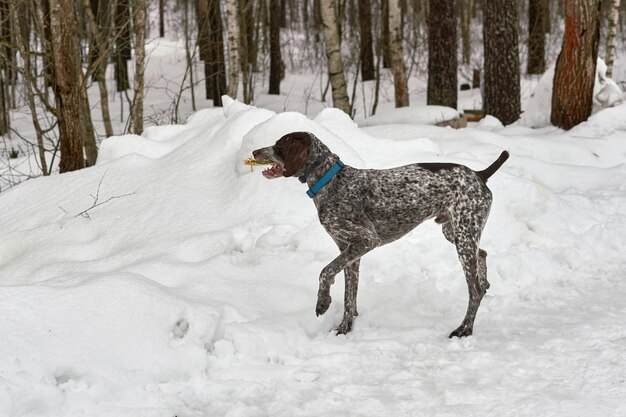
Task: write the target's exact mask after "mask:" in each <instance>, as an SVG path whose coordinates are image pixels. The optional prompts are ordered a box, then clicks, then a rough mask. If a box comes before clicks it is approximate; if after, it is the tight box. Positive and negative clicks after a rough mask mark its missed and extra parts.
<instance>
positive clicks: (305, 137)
mask: <svg viewBox="0 0 626 417" xmlns="http://www.w3.org/2000/svg"><path fill="white" fill-rule="evenodd" d="M311 141H312V135H311V134H310V133H308V132H292V133H288V134H286V135H285V136H283V137H282V138H280V139H278V141H277V142H276V143H275V144H274V145H272V146H268V147H267V148H261V149H257V150H255V151H253V152H252V156H253V157H254V159H255V160H256V161H267V162H271V163H272V166H271V167H270V168H267V169H265V170H263V176H264V177H265V178H268V179H274V178H279V177H292V176H294V175H296V174H297V173H298V172H300V171H301V170H302V169H303V168H305V167H306V165H307V161H308V159H309V153H310V149H311Z"/></svg>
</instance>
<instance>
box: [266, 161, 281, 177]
mask: <svg viewBox="0 0 626 417" xmlns="http://www.w3.org/2000/svg"><path fill="white" fill-rule="evenodd" d="M282 175H283V167H282V166H280V165H278V164H274V165H272V166H271V167H270V168H266V169H264V170H263V176H264V177H265V178H268V179H274V178H278V177H282Z"/></svg>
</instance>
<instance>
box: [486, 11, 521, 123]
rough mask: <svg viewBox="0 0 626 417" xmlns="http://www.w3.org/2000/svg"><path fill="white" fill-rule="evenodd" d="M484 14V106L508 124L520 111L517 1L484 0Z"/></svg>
mask: <svg viewBox="0 0 626 417" xmlns="http://www.w3.org/2000/svg"><path fill="white" fill-rule="evenodd" d="M483 14H484V24H483V40H484V51H485V77H484V84H483V85H484V97H483V100H484V102H483V106H484V110H485V113H486V114H490V115H492V116H494V117H496V118H498V119H499V120H500V121H501V122H502V123H503V124H505V125H508V124H511V123H513V122H514V121H516V120H517V119H518V118H519V115H520V113H521V107H520V68H519V47H518V38H517V27H518V25H519V20H518V7H517V1H515V0H484V1H483Z"/></svg>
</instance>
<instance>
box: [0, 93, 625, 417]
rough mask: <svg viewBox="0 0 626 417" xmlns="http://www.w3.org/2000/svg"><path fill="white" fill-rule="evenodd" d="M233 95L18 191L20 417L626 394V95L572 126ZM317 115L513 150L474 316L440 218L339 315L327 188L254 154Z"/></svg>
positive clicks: (10, 384)
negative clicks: (437, 120) (348, 315)
mask: <svg viewBox="0 0 626 417" xmlns="http://www.w3.org/2000/svg"><path fill="white" fill-rule="evenodd" d="M224 104H225V107H224V108H223V109H204V110H200V111H199V112H197V113H195V114H194V115H193V116H192V117H191V118H189V120H188V121H187V122H186V123H185V124H181V125H164V126H154V127H150V128H149V129H147V130H146V131H145V132H144V134H143V135H142V136H141V137H137V136H133V135H125V136H118V137H112V138H109V139H107V140H105V141H104V142H103V143H102V147H101V152H100V156H99V159H98V163H97V165H96V166H95V167H92V168H89V169H85V170H81V171H78V172H72V173H67V174H63V175H56V176H51V177H45V178H38V179H34V180H29V181H27V182H25V183H23V184H21V185H19V186H18V187H15V188H13V189H11V190H10V191H8V192H4V193H2V194H0V233H1V236H2V237H1V238H0V285H2V286H1V287H0V316H1V317H3V320H2V321H0V332H1V334H2V335H3V341H2V343H0V415H2V416H8V417H13V416H15V417H18V416H19V417H26V416H47V417H50V416H79V415H87V416H90V417H97V416H111V415H115V416H128V417H136V416H163V417H165V416H167V417H171V416H174V415H177V416H319V415H345V416H373V415H376V416H414V415H426V416H438V417H439V416H441V417H443V416H458V415H464V416H515V417H518V416H537V415H541V416H545V417H552V416H572V415H580V416H585V417H588V416H598V417H600V416H602V417H607V416H614V417H618V416H623V415H625V414H626V405H624V403H623V399H624V398H626V382H625V376H626V365H625V364H624V361H623V358H624V357H626V327H624V325H623V318H624V317H625V315H626V304H625V303H624V301H623V300H624V298H625V297H626V283H625V281H624V275H625V272H626V258H625V257H624V253H625V249H626V214H624V212H623V208H624V207H626V186H625V184H626V163H625V157H626V124H625V123H626V122H625V120H626V117H625V116H626V105H617V106H615V107H612V108H609V109H605V110H602V111H599V112H597V113H596V114H595V115H593V116H592V117H591V118H590V119H589V121H587V122H585V123H583V124H581V125H579V126H577V127H576V128H574V129H572V130H571V131H569V132H564V131H561V130H560V129H556V128H552V127H546V128H543V129H530V128H528V127H525V126H522V125H513V126H508V127H502V125H501V124H500V123H499V122H498V121H497V120H495V119H493V118H487V119H485V121H483V122H481V123H478V124H476V125H474V126H473V127H470V128H467V129H460V130H454V129H451V128H442V127H436V126H432V125H431V123H430V121H424V120H419V119H416V118H415V116H416V115H418V114H420V113H423V110H424V109H423V108H419V107H417V108H411V109H410V110H398V111H387V112H386V113H385V114H386V116H384V117H383V116H380V117H379V118H378V120H379V121H378V122H376V123H374V121H372V119H374V118H370V119H367V120H369V122H367V123H366V124H367V126H365V124H362V126H361V127H359V126H357V125H356V124H355V123H354V122H353V121H352V120H350V118H348V117H347V116H346V115H344V114H343V113H341V112H340V111H338V110H336V109H324V110H322V111H321V112H320V113H319V114H318V115H317V116H315V117H312V118H309V117H307V116H305V115H303V114H301V113H298V112H284V113H275V112H273V111H270V110H268V109H264V108H257V107H253V106H247V105H244V104H242V103H240V102H238V101H234V100H231V99H228V98H225V101H224ZM374 120H377V119H374ZM387 122H388V123H390V124H387ZM295 130H308V131H311V132H313V133H315V134H316V135H318V136H319V137H320V138H321V139H322V140H323V141H324V142H325V143H327V145H328V146H329V147H330V148H331V149H332V150H333V151H334V152H336V153H338V154H339V155H340V156H341V157H342V159H343V160H344V161H346V163H348V164H350V165H353V166H357V167H372V168H383V167H390V166H395V165H401V164H405V163H411V162H417V161H450V162H458V163H464V164H466V165H468V166H470V167H472V168H474V169H482V168H484V167H485V166H487V165H488V164H490V163H491V162H492V161H493V160H494V159H495V158H496V157H497V155H498V154H499V153H500V152H501V151H502V150H503V149H507V150H509V152H510V153H511V158H510V159H509V160H508V161H507V162H506V164H505V165H504V166H503V167H502V168H501V169H500V170H499V171H498V172H497V173H496V174H495V175H494V176H493V177H492V178H491V179H490V180H489V186H490V188H491V190H492V191H493V194H494V204H493V207H492V213H491V216H490V219H489V221H488V223H487V227H486V229H485V232H484V235H483V240H482V245H481V246H482V247H483V248H485V250H487V251H488V253H489V257H488V267H489V279H490V281H491V288H490V290H489V292H488V294H487V296H486V297H485V299H484V301H483V304H482V306H481V309H480V310H479V313H478V317H477V321H476V326H475V334H474V336H472V337H469V338H465V339H448V338H447V335H448V333H449V332H450V331H451V330H452V329H454V328H456V326H458V324H459V323H460V321H461V319H462V317H463V314H464V312H465V308H466V305H467V304H466V303H467V289H466V285H465V282H464V279H463V277H462V274H461V270H460V265H459V263H458V261H457V259H456V255H455V253H454V249H453V247H452V246H451V245H450V244H449V243H448V242H447V241H446V240H445V239H444V238H443V236H442V234H441V231H440V230H439V227H438V226H437V225H435V224H434V222H431V221H429V222H426V223H425V224H423V225H421V226H419V227H418V228H417V229H416V230H415V231H414V232H412V233H410V234H409V235H407V236H406V237H404V238H403V239H401V240H399V241H398V242H395V243H393V244H391V245H388V246H385V247H381V248H378V249H376V250H375V251H373V252H371V253H369V254H367V255H366V256H365V257H364V258H363V261H362V264H361V283H360V285H359V287H360V291H359V312H360V315H359V317H358V318H357V319H356V321H355V323H354V330H353V332H352V333H351V334H349V335H348V336H335V334H334V332H332V329H333V328H334V327H335V326H337V325H338V324H339V322H340V320H341V315H342V308H343V296H342V295H343V282H342V281H343V280H342V279H341V277H338V279H337V282H336V284H335V285H334V286H333V288H332V295H333V303H332V305H331V308H330V310H329V311H328V312H327V313H326V314H325V315H324V316H322V317H319V318H317V317H316V316H315V313H314V307H315V297H316V293H317V278H318V275H319V272H320V270H321V269H322V268H323V267H324V266H325V265H326V264H327V263H328V262H330V260H332V259H333V258H334V257H335V256H336V255H337V249H336V247H335V246H334V244H333V242H332V240H331V239H330V238H329V237H328V236H327V235H326V233H325V232H324V230H323V229H322V227H321V226H320V224H319V222H318V220H317V213H316V211H315V208H314V206H313V204H312V203H311V201H310V200H309V198H308V197H307V196H306V195H305V189H306V187H304V186H303V185H302V184H300V183H299V182H298V181H297V180H294V179H279V180H273V181H267V180H265V179H264V178H263V177H262V176H261V175H260V170H258V169H256V170H255V171H254V172H251V171H250V169H249V168H248V167H245V166H243V164H242V160H243V159H244V158H245V157H247V156H249V155H250V151H251V150H252V149H254V148H256V147H260V146H267V145H269V144H271V143H273V142H274V141H275V140H277V139H278V138H279V137H280V136H282V135H283V134H285V133H287V132H290V131H295ZM96 194H97V195H96ZM94 197H98V201H99V202H104V201H106V200H108V199H110V198H113V199H111V200H110V201H108V202H106V203H105V204H103V205H101V206H98V207H94V208H92V209H89V208H90V207H91V206H92V205H93V204H94ZM84 210H88V211H87V214H88V217H86V216H80V215H78V214H79V213H81V212H83V211H84Z"/></svg>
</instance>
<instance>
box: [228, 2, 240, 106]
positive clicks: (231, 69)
mask: <svg viewBox="0 0 626 417" xmlns="http://www.w3.org/2000/svg"><path fill="white" fill-rule="evenodd" d="M237 6H238V0H227V1H226V18H227V21H228V95H229V96H230V97H232V98H235V99H236V98H237V90H238V89H239V13H238V10H237V9H238V7H237Z"/></svg>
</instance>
